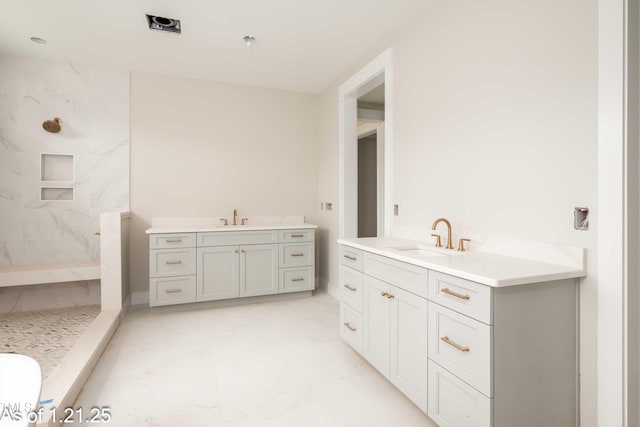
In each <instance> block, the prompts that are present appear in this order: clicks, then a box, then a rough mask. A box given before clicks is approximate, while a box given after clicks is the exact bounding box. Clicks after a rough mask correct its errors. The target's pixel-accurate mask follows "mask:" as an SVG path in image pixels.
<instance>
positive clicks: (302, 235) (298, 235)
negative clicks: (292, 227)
mask: <svg viewBox="0 0 640 427" xmlns="http://www.w3.org/2000/svg"><path fill="white" fill-rule="evenodd" d="M291 237H304V234H292V235H291Z"/></svg>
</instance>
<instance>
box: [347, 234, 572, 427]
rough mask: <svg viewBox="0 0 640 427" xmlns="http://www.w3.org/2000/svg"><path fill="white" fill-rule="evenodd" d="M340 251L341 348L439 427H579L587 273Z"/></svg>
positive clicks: (410, 249) (438, 256)
mask: <svg viewBox="0 0 640 427" xmlns="http://www.w3.org/2000/svg"><path fill="white" fill-rule="evenodd" d="M338 243H339V244H340V262H341V266H340V279H339V280H340V282H339V286H340V292H341V307H340V317H341V318H340V325H341V336H342V338H343V339H344V341H346V342H347V343H348V344H349V345H351V346H352V347H353V348H354V349H355V350H356V351H357V352H358V353H360V354H361V355H362V356H363V357H364V358H365V359H366V360H367V361H368V362H369V363H371V365H373V366H374V367H375V368H376V369H377V370H378V371H380V373H382V375H384V376H385V377H386V378H387V379H388V380H389V381H391V382H392V383H393V384H394V385H395V386H396V387H397V388H398V389H399V390H400V391H402V392H403V393H404V394H405V395H406V396H407V397H408V398H409V399H411V400H412V401H413V402H414V403H415V404H416V405H417V406H418V407H419V408H420V409H422V410H423V411H424V412H425V413H427V414H428V415H429V417H430V418H431V419H432V420H434V421H435V422H436V423H437V424H438V425H440V426H443V427H444V426H446V427H513V426H518V427H534V426H535V427H538V426H567V427H569V426H571V427H573V426H576V425H577V420H578V415H577V414H578V363H577V360H578V338H577V337H578V335H577V328H578V318H577V316H578V311H577V310H578V300H577V290H578V289H577V287H578V278H579V277H582V276H584V275H585V273H584V269H583V268H581V267H579V266H568V265H556V264H550V263H542V262H536V261H530V260H526V259H520V258H514V257H506V256H500V255H496V254H490V253H478V252H457V251H450V250H445V249H437V248H427V247H424V246H421V245H418V244H417V242H413V241H408V240H403V239H394V238H361V239H341V240H339V241H338Z"/></svg>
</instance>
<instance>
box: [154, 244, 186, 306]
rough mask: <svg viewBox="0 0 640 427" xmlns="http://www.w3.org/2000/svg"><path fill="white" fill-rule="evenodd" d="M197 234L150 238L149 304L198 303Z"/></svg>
mask: <svg viewBox="0 0 640 427" xmlns="http://www.w3.org/2000/svg"><path fill="white" fill-rule="evenodd" d="M195 246H196V235H195V233H182V234H175V235H174V234H155V235H153V236H152V238H150V239H149V305H151V306H160V305H171V304H184V303H190V302H195V301H196V248H195Z"/></svg>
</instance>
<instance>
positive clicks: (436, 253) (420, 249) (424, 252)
mask: <svg viewBox="0 0 640 427" xmlns="http://www.w3.org/2000/svg"><path fill="white" fill-rule="evenodd" d="M387 249H392V250H394V251H398V252H400V253H402V254H403V255H409V256H415V257H418V258H434V257H441V256H447V255H462V252H458V251H455V250H452V249H442V248H434V247H429V246H424V245H404V246H388V247H387Z"/></svg>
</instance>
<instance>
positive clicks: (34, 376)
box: [0, 353, 42, 427]
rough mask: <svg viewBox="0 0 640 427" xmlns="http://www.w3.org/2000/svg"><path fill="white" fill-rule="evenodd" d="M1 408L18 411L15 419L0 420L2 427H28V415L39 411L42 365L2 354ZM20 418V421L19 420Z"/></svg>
mask: <svg viewBox="0 0 640 427" xmlns="http://www.w3.org/2000/svg"><path fill="white" fill-rule="evenodd" d="M0 378H2V381H0V406H2V404H4V405H10V407H11V408H15V409H17V411H18V412H19V413H16V414H14V415H16V418H15V419H10V418H11V417H6V418H0V426H5V425H7V426H12V427H18V426H27V425H29V420H28V413H29V412H30V411H35V410H36V409H37V405H38V401H39V400H40V388H41V387H42V372H41V370H40V365H39V364H38V362H36V361H35V360H34V359H32V358H30V357H27V356H23V355H21V354H4V353H3V354H0ZM18 417H20V419H19V420H18V419H17V418H18Z"/></svg>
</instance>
